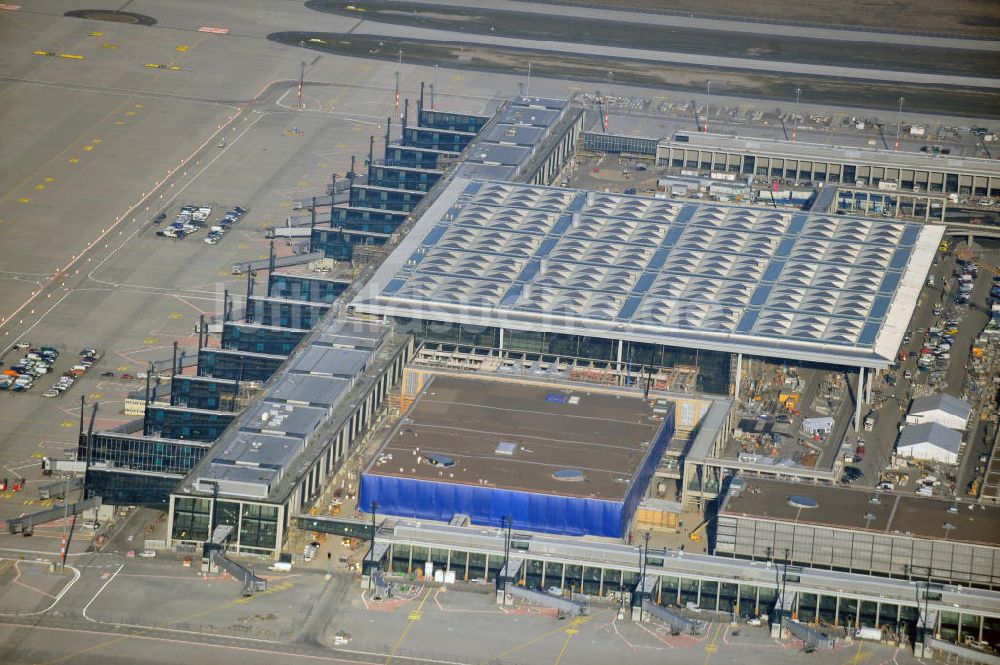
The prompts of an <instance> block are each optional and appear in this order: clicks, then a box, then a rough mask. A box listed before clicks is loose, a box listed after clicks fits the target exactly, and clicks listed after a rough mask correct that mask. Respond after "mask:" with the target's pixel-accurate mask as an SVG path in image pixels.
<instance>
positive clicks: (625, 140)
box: [580, 132, 659, 157]
mask: <svg viewBox="0 0 1000 665" xmlns="http://www.w3.org/2000/svg"><path fill="white" fill-rule="evenodd" d="M580 136H582V137H583V147H584V148H586V149H587V150H597V151H600V152H610V153H620V152H627V153H630V154H633V155H649V156H651V157H652V156H655V155H656V146H657V144H658V143H659V141H658V140H657V139H648V138H642V137H638V136H616V135H614V134H595V133H591V132H583V133H582V134H581V135H580Z"/></svg>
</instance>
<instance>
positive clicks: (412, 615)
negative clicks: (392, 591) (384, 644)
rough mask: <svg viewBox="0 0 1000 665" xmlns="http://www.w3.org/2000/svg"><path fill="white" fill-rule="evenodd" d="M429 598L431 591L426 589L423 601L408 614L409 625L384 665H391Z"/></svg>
mask: <svg viewBox="0 0 1000 665" xmlns="http://www.w3.org/2000/svg"><path fill="white" fill-rule="evenodd" d="M430 597H431V589H427V592H426V593H425V594H424V598H423V600H421V601H420V604H419V605H417V609H415V610H413V611H412V612H410V614H409V616H408V619H409V623H407V624H406V628H404V629H403V634H402V635H400V636H399V639H398V640H396V646H394V647H393V648H392V653H390V654H389V657H388V658H386V660H385V665H389V664H390V663H392V661H393V659H394V658H395V657H396V652H398V651H399V647H400V646H402V644H403V640H405V639H406V635H407V633H409V632H410V629H411V628H413V624H414V623H416V622H417V621H420V617H422V616H423V609H424V603H426V602H427V599H428V598H430Z"/></svg>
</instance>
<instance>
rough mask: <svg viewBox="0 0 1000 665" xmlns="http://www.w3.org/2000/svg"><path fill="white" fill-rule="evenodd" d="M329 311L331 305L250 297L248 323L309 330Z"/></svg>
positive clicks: (247, 312) (247, 310)
mask: <svg viewBox="0 0 1000 665" xmlns="http://www.w3.org/2000/svg"><path fill="white" fill-rule="evenodd" d="M329 311H330V306H329V305H326V304H322V303H318V302H317V303H307V302H297V301H290V300H280V299H277V298H261V297H258V296H250V298H249V299H248V301H247V309H246V322H247V323H256V324H259V325H262V326H280V327H282V328H298V329H300V330H309V329H310V328H312V327H313V326H314V325H316V323H317V322H318V321H319V320H320V319H321V318H323V315H324V314H326V313H327V312H329Z"/></svg>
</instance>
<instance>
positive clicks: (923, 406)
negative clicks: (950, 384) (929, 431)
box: [906, 393, 972, 429]
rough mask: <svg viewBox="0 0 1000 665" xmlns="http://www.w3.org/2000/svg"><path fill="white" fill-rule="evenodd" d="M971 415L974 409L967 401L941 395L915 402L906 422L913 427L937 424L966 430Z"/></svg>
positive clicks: (921, 398)
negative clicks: (921, 424) (923, 424)
mask: <svg viewBox="0 0 1000 665" xmlns="http://www.w3.org/2000/svg"><path fill="white" fill-rule="evenodd" d="M971 413H972V407H971V406H969V403H968V402H966V401H965V400H961V399H958V398H957V397H952V396H951V395H947V394H945V393H939V394H937V395H928V396H927V397H919V398H917V399H915V400H913V402H912V403H911V404H910V411H909V413H907V414H906V422H907V423H909V424H911V425H919V424H920V423H937V424H939V425H944V426H945V427H950V428H951V429H965V427H966V425H968V422H969V415H970V414H971Z"/></svg>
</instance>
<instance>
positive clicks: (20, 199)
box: [18, 196, 31, 203]
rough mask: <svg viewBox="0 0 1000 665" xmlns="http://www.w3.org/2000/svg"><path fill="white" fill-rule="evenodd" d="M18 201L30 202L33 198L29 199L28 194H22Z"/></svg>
mask: <svg viewBox="0 0 1000 665" xmlns="http://www.w3.org/2000/svg"><path fill="white" fill-rule="evenodd" d="M18 201H20V202H21V203H29V202H31V199H29V198H28V197H27V196H22V197H21V198H19V199H18Z"/></svg>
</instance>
